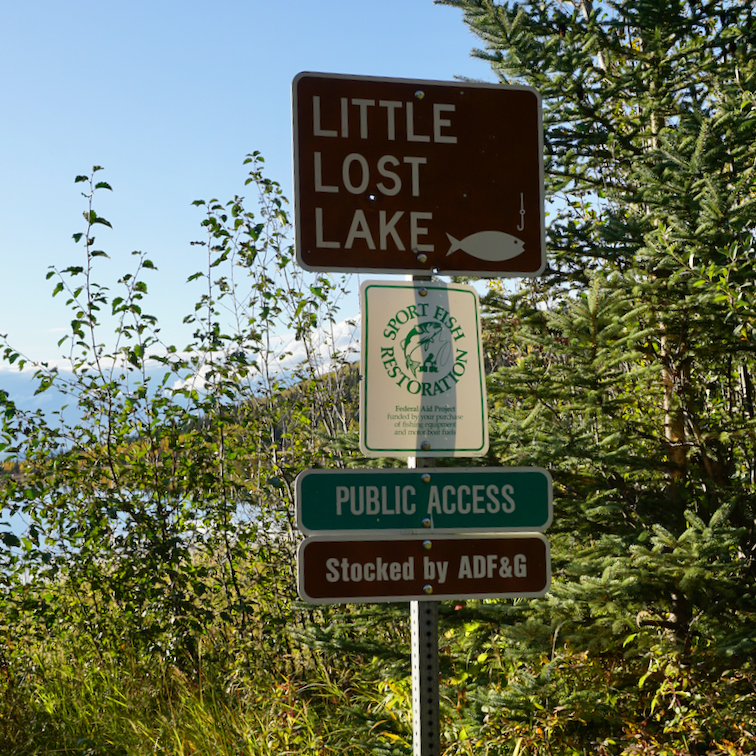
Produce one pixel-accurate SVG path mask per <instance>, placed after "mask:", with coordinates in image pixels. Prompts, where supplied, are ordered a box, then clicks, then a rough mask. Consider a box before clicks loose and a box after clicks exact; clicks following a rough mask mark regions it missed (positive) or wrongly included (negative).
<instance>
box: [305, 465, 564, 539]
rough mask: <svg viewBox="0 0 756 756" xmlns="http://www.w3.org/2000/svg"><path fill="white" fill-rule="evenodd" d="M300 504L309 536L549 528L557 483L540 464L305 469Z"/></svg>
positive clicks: (535, 529)
mask: <svg viewBox="0 0 756 756" xmlns="http://www.w3.org/2000/svg"><path fill="white" fill-rule="evenodd" d="M296 505H297V525H298V527H299V529H300V530H301V531H302V532H303V533H306V534H312V533H326V532H328V533H334V532H338V533H339V534H342V535H343V534H347V533H364V532H375V531H381V532H382V533H384V534H388V533H396V534H399V533H415V534H418V535H421V534H423V535H425V536H426V537H430V533H431V532H432V533H439V532H447V533H452V532H453V533H460V532H464V531H467V532H476V533H485V532H498V533H501V532H503V531H509V532H511V531H542V530H545V529H546V528H548V526H549V525H550V524H551V520H552V484H551V476H550V475H549V473H548V472H547V471H546V470H544V469H543V468H540V467H509V468H506V467H505V468H495V467H469V468H435V467H434V468H430V467H426V468H422V469H387V470H370V469H365V470H305V471H304V472H302V473H300V474H299V476H298V477H297V482H296Z"/></svg>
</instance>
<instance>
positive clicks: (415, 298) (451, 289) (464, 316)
mask: <svg viewBox="0 0 756 756" xmlns="http://www.w3.org/2000/svg"><path fill="white" fill-rule="evenodd" d="M360 311H361V313H362V340H361V341H362V343H361V371H362V380H361V381H360V449H361V451H362V453H363V454H364V455H366V456H370V457H409V456H415V457H434V456H445V457H471V456H478V455H482V454H485V453H486V452H487V451H488V407H487V403H486V386H485V375H484V368H483V349H482V344H481V325H480V314H479V305H478V294H477V292H476V291H475V289H474V288H473V287H472V286H466V285H462V284H444V283H436V282H433V283H431V282H428V283H427V284H426V283H416V282H415V283H412V282H397V283H392V282H389V281H365V282H364V283H363V284H362V286H361V288H360Z"/></svg>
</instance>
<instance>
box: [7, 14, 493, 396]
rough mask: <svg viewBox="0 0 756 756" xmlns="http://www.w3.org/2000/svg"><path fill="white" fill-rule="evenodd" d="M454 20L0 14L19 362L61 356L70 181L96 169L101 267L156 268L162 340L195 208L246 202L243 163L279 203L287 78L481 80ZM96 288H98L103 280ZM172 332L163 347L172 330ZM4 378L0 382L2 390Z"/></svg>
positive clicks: (193, 266) (175, 304)
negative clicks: (260, 169)
mask: <svg viewBox="0 0 756 756" xmlns="http://www.w3.org/2000/svg"><path fill="white" fill-rule="evenodd" d="M477 44H478V40H477V38H476V37H474V36H473V35H472V34H471V33H470V31H469V30H468V28H467V27H466V26H465V25H464V23H463V20H462V14H461V13H460V12H459V11H458V10H457V9H454V8H448V7H443V6H435V5H434V4H433V2H432V0H380V2H375V1H373V2H368V0H290V2H288V3H285V4H284V3H278V2H272V1H270V0H266V1H264V0H246V1H245V2H240V1H237V0H216V2H214V3H206V2H195V0H184V1H183V2H178V1H174V0H150V2H146V1H144V0H130V1H129V2H128V3H125V2H122V1H120V0H113V1H111V2H90V1H85V0H69V2H66V3H61V2H59V1H56V2H53V1H52V0H43V1H42V2H33V1H32V2H28V3H5V4H3V7H2V10H0V70H2V71H3V74H2V77H3V86H2V114H3V117H2V119H0V137H1V138H0V169H1V170H0V216H1V217H2V228H3V233H2V235H1V236H0V249H1V250H2V262H3V266H2V270H3V275H2V289H1V290H0V291H1V294H0V333H7V334H8V338H9V341H10V342H11V343H12V344H13V345H14V346H15V347H16V348H18V349H20V350H22V351H23V352H25V353H26V354H27V355H28V356H29V357H31V358H32V359H37V360H44V359H48V360H54V359H56V358H57V357H59V356H60V354H59V353H60V352H61V349H60V348H58V347H57V341H58V340H59V338H60V337H61V335H62V332H61V330H60V329H61V328H63V329H65V328H66V325H67V323H68V321H69V320H70V317H69V315H68V312H67V311H66V309H65V307H64V302H63V301H62V300H61V298H60V297H58V298H57V299H55V300H52V299H51V296H50V295H51V291H52V287H53V282H50V281H46V280H45V275H46V273H47V271H48V269H49V267H50V266H51V265H55V266H58V267H65V266H67V265H70V264H74V263H77V262H80V258H79V255H80V254H81V249H80V248H79V247H77V245H75V244H74V242H73V240H72V234H73V233H74V232H77V231H82V230H84V221H83V219H82V216H81V213H82V211H83V210H84V209H85V204H84V200H83V198H82V197H81V194H80V187H81V185H75V184H74V177H75V176H76V175H77V174H80V173H88V172H89V171H90V169H91V167H92V166H93V165H95V164H97V165H101V166H104V168H105V170H104V171H103V172H102V173H101V174H99V175H100V176H101V178H102V179H104V180H106V181H108V182H109V183H110V185H111V186H112V187H113V189H114V192H113V193H112V194H110V193H102V195H101V199H100V200H99V202H98V203H97V205H96V209H97V211H98V213H99V214H100V215H102V216H104V217H106V218H107V219H108V220H109V221H110V222H111V223H112V224H113V230H112V231H111V230H106V229H102V230H101V231H100V232H99V233H98V235H97V236H98V247H101V248H103V249H104V250H105V251H106V252H107V253H108V254H109V256H110V258H111V260H110V261H109V262H107V264H106V266H105V267H104V271H105V272H106V273H107V272H108V271H109V273H108V275H110V274H112V275H113V276H117V275H120V274H123V273H125V272H127V271H129V270H131V268H132V264H133V260H132V258H131V255H130V253H131V252H132V251H133V250H142V251H144V252H146V253H147V254H148V255H149V257H150V258H151V259H152V260H153V261H154V263H155V265H156V266H157V268H158V271H159V272H158V273H157V274H156V275H153V276H150V277H149V278H148V282H149V285H150V292H151V296H150V304H149V306H148V308H147V309H148V311H150V312H151V313H153V314H155V315H157V316H158V318H159V320H160V321H161V324H162V326H163V334H164V336H165V338H166V340H167V341H169V342H174V343H176V344H177V345H180V342H181V340H182V339H183V338H184V336H183V332H182V331H181V329H180V326H179V324H180V323H181V320H182V318H183V316H184V315H185V314H186V313H187V312H189V311H190V310H191V307H192V303H193V302H194V301H195V293H196V292H195V291H192V289H191V287H189V286H187V285H186V284H185V281H186V278H187V276H189V275H190V274H191V273H193V272H195V271H196V270H199V269H201V267H202V251H201V248H199V247H192V246H190V242H191V241H193V240H195V239H200V238H202V234H201V232H200V227H199V223H200V221H201V219H202V214H201V211H199V210H198V209H196V208H194V207H192V205H191V203H192V201H193V200H195V199H200V198H203V199H210V198H212V197H217V198H218V199H220V200H224V201H225V200H227V199H230V198H232V197H233V195H234V194H236V193H240V194H243V193H244V179H245V177H246V168H245V167H244V166H243V165H242V162H243V160H244V157H245V155H246V154H247V153H249V152H252V151H254V150H260V151H261V152H262V153H263V155H264V156H265V158H266V164H267V166H268V175H269V176H270V177H271V178H273V179H275V180H277V181H279V182H280V183H281V184H282V186H283V188H284V191H285V193H286V195H287V196H288V197H289V198H290V199H292V197H291V184H292V178H291V176H292V166H291V103H290V101H291V95H290V92H291V81H292V79H293V78H294V76H295V75H296V74H297V73H299V72H300V71H323V72H335V73H346V74H363V75H375V76H397V77H405V78H418V79H437V80H451V79H453V78H454V77H455V76H463V77H469V78H473V79H478V80H483V81H493V80H494V77H493V74H492V73H491V71H490V69H489V68H488V66H487V65H486V64H485V63H484V62H482V61H479V60H476V59H474V58H471V57H470V50H471V49H472V48H473V47H475V46H476V45H477ZM104 277H105V278H106V276H104ZM174 333H175V336H174ZM4 380H8V374H7V372H0V386H2V383H3V381H4Z"/></svg>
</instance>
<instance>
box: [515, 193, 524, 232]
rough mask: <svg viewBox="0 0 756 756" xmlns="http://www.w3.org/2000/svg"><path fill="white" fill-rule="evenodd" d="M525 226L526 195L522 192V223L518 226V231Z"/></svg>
mask: <svg viewBox="0 0 756 756" xmlns="http://www.w3.org/2000/svg"><path fill="white" fill-rule="evenodd" d="M524 228H525V195H524V194H522V193H521V194H520V224H519V225H518V226H517V230H518V231H522V230H523V229H524Z"/></svg>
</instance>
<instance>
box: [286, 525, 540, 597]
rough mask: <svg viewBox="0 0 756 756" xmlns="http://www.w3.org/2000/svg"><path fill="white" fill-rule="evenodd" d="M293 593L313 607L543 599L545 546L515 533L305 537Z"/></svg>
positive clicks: (534, 537)
mask: <svg viewBox="0 0 756 756" xmlns="http://www.w3.org/2000/svg"><path fill="white" fill-rule="evenodd" d="M298 574H299V586H298V587H299V595H300V597H301V598H302V599H303V600H304V601H307V602H309V603H311V604H335V603H344V604H347V603H348V604H351V603H378V602H385V601H443V600H446V599H465V598H514V597H518V596H542V595H543V594H544V593H546V591H547V590H548V588H549V583H550V580H551V562H550V555H549V543H548V541H547V540H546V538H544V536H542V535H541V534H540V533H532V534H527V535H517V536H488V537H487V536H482V535H476V536H464V535H455V536H450V535H446V536H442V535H432V534H429V535H428V538H425V539H423V538H418V537H417V536H405V537H402V536H395V537H393V538H387V537H371V538H368V537H363V538H359V539H352V540H343V539H339V538H337V537H328V536H316V537H312V538H307V539H305V540H304V541H303V542H302V543H301V544H300V547H299V554H298Z"/></svg>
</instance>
